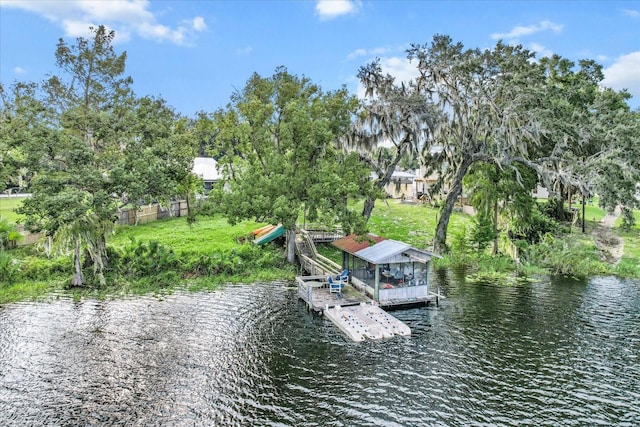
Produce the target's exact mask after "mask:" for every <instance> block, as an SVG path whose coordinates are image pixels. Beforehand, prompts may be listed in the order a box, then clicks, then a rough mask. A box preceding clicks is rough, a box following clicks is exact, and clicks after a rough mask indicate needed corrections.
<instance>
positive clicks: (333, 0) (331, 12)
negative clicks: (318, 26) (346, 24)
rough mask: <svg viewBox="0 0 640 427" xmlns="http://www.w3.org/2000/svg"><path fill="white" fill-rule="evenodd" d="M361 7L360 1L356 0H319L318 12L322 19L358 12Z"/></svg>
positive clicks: (317, 4)
mask: <svg viewBox="0 0 640 427" xmlns="http://www.w3.org/2000/svg"><path fill="white" fill-rule="evenodd" d="M359 7H360V1H354V0H318V2H317V3H316V14H317V15H319V16H320V19H322V20H329V19H333V18H337V17H338V16H342V15H347V14H349V13H354V12H356V11H357V10H358V9H359Z"/></svg>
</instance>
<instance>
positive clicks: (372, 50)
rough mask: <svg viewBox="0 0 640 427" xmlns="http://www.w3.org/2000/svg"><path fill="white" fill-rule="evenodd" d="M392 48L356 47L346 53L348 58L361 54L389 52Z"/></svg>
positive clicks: (378, 54) (377, 54)
mask: <svg viewBox="0 0 640 427" xmlns="http://www.w3.org/2000/svg"><path fill="white" fill-rule="evenodd" d="M391 50H392V49H390V48H388V47H376V48H374V49H368V50H367V49H356V50H354V51H353V52H351V53H349V54H348V55H347V59H348V60H352V59H356V58H360V57H363V56H368V57H374V56H380V55H384V54H386V53H389V52H390V51H391Z"/></svg>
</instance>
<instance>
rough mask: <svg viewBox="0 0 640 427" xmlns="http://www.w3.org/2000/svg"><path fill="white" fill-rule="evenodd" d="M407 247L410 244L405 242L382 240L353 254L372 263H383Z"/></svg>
mask: <svg viewBox="0 0 640 427" xmlns="http://www.w3.org/2000/svg"><path fill="white" fill-rule="evenodd" d="M409 248H411V246H410V245H408V244H406V243H402V242H398V241H396V240H384V241H382V242H380V243H376V244H375V245H373V246H369V247H368V248H364V249H362V250H360V251H358V252H356V253H354V255H355V256H357V257H358V258H362V259H363V260H365V261H369V262H371V263H373V264H383V263H385V260H387V259H389V258H393V257H394V256H395V255H399V254H401V253H402V252H404V251H406V250H407V249H409Z"/></svg>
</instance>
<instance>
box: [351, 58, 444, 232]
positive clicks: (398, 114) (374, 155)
mask: <svg viewBox="0 0 640 427" xmlns="http://www.w3.org/2000/svg"><path fill="white" fill-rule="evenodd" d="M358 78H359V79H360V83H361V84H362V86H363V87H364V90H365V96H366V98H365V100H363V102H362V104H361V109H360V112H359V114H358V116H357V119H356V121H355V122H354V126H353V128H352V130H351V132H350V133H349V134H348V137H347V138H345V139H344V141H345V145H346V148H347V150H353V151H354V152H356V153H358V155H359V156H360V159H361V161H362V162H364V163H366V164H367V165H368V166H369V167H370V169H371V170H372V171H373V172H374V173H375V175H376V177H375V178H374V180H373V183H374V188H375V189H376V190H377V191H375V192H372V193H369V194H366V195H365V201H364V206H363V209H362V215H363V216H364V217H365V218H366V219H369V217H370V216H371V212H372V211H373V208H374V207H375V201H376V198H380V197H383V196H384V188H385V186H386V185H387V184H388V183H389V182H390V181H391V178H392V175H393V172H394V171H395V170H396V167H397V166H398V164H399V163H400V162H401V161H402V160H403V159H415V158H417V157H418V155H419V154H420V151H421V150H423V149H425V146H426V145H428V144H429V143H430V142H432V141H433V138H432V137H431V136H432V132H433V130H434V129H435V126H436V123H437V121H438V118H439V113H438V110H437V109H436V107H435V105H433V104H432V103H429V102H428V100H427V99H426V98H425V96H424V95H423V94H421V93H420V92H419V91H418V90H416V87H415V86H413V85H411V84H408V83H404V82H402V83H400V84H397V83H396V82H395V78H394V77H393V76H391V75H390V74H388V73H387V74H385V73H383V72H382V68H381V66H380V62H379V61H378V60H376V61H374V62H372V63H370V64H368V65H366V66H364V67H362V68H360V71H359V72H358ZM388 154H390V155H388Z"/></svg>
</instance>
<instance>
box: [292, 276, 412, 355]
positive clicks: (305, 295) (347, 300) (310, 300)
mask: <svg viewBox="0 0 640 427" xmlns="http://www.w3.org/2000/svg"><path fill="white" fill-rule="evenodd" d="M296 282H297V285H298V297H299V298H300V299H302V300H303V301H304V302H305V303H306V304H307V306H308V307H309V309H311V310H313V311H315V312H317V313H320V314H323V315H324V316H325V317H326V318H327V319H329V320H331V321H332V322H333V323H334V324H335V325H336V326H337V327H338V328H339V329H340V330H341V331H342V332H343V333H345V334H346V335H347V336H348V337H349V338H351V339H352V340H353V341H356V342H359V341H363V340H365V339H373V340H376V339H382V338H391V337H393V336H396V335H402V336H409V335H411V329H409V327H408V326H407V325H406V324H404V323H403V322H401V321H400V320H398V319H396V318H395V317H393V316H392V315H390V314H389V313H387V312H386V311H384V310H383V309H382V308H381V307H379V306H378V305H376V304H375V302H374V301H373V300H372V299H371V298H369V297H368V296H366V294H365V293H364V292H362V291H359V290H357V289H356V288H354V287H353V286H351V285H349V284H345V286H344V287H343V288H342V291H341V292H331V289H330V286H329V283H328V282H327V278H326V276H298V277H296Z"/></svg>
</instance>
